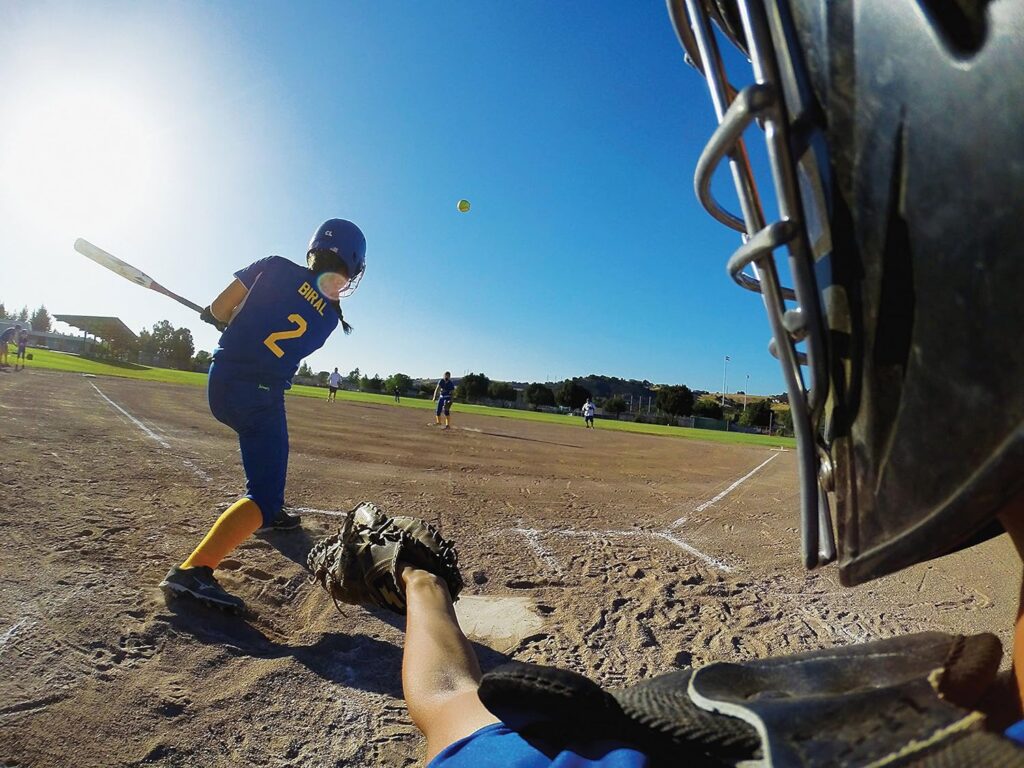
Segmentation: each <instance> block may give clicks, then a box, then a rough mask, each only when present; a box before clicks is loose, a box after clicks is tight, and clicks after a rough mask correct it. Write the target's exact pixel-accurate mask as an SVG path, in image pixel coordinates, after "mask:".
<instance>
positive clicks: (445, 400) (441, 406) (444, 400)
mask: <svg viewBox="0 0 1024 768" xmlns="http://www.w3.org/2000/svg"><path fill="white" fill-rule="evenodd" d="M442 411H444V415H445V416H447V415H448V414H449V413H451V412H452V399H451V398H450V397H445V396H444V395H441V397H439V398H437V409H436V410H435V411H434V413H435V414H436V415H438V416H440V415H441V412H442Z"/></svg>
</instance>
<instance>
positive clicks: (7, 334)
mask: <svg viewBox="0 0 1024 768" xmlns="http://www.w3.org/2000/svg"><path fill="white" fill-rule="evenodd" d="M15 334H17V331H16V330H15V329H14V328H8V329H7V330H6V331H4V332H3V333H0V342H13V341H14V336H15Z"/></svg>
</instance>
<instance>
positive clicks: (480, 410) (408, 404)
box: [28, 349, 796, 448]
mask: <svg viewBox="0 0 1024 768" xmlns="http://www.w3.org/2000/svg"><path fill="white" fill-rule="evenodd" d="M31 354H32V360H30V361H29V363H28V367H29V369H31V368H47V369H50V370H54V371H68V372H70V373H89V374H93V375H95V376H120V377H122V378H126V379H139V380H142V381H161V382H166V383H170V384H189V385H191V386H195V387H205V386H206V374H205V373H193V372H192V371H175V370H172V369H170V368H150V367H149V366H145V365H136V364H134V363H106V362H100V361H98V360H87V359H85V358H82V357H78V356H77V355H69V354H65V353H63V352H51V351H48V350H45V349H33V350H32V351H31ZM288 394H289V396H292V397H319V398H324V397H326V390H324V389H323V388H321V387H307V386H303V385H301V384H297V385H295V386H294V387H292V388H291V389H290V390H289V392H288ZM338 398H339V399H340V400H351V401H353V402H361V403H378V404H381V405H395V401H394V397H393V396H392V395H373V394H370V393H368V392H347V391H345V390H339V392H338ZM401 407H404V408H421V409H424V410H431V411H432V410H433V409H434V403H432V402H430V401H429V400H420V399H416V398H411V397H408V398H403V399H402V403H401ZM454 410H455V414H454V416H453V420H454V421H455V422H456V423H458V414H459V413H473V414H478V415H480V416H496V417H498V418H503V419H519V420H522V421H541V422H547V423H550V424H562V425H566V426H577V427H582V426H583V419H581V418H579V417H578V416H575V417H574V416H563V415H560V414H555V413H542V412H539V411H520V410H517V409H515V408H491V407H489V406H486V405H468V404H466V403H456V404H455V408H454ZM596 425H597V428H598V429H611V430H617V431H620V432H637V433H640V434H645V435H667V436H669V437H681V438H687V439H692V440H706V441H709V442H713V443H732V444H739V445H765V446H771V447H780V446H781V447H785V448H794V447H795V446H796V441H795V440H793V438H791V437H769V436H767V435H748V434H746V433H744V432H719V431H717V430H713V429H689V428H687V427H666V426H663V425H661V424H637V423H635V422H632V421H615V420H613V419H597V420H596Z"/></svg>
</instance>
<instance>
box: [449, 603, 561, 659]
mask: <svg viewBox="0 0 1024 768" xmlns="http://www.w3.org/2000/svg"><path fill="white" fill-rule="evenodd" d="M455 615H456V616H458V617H459V626H461V627H462V631H463V632H465V633H466V635H467V636H468V637H471V638H473V639H474V640H485V641H487V644H488V645H492V646H506V647H507V646H511V645H515V644H516V643H518V642H519V641H520V640H522V639H523V638H524V637H528V636H530V635H533V634H536V633H537V631H538V630H539V629H540V628H541V627H542V626H544V619H543V618H541V617H540V615H539V614H537V613H536V612H534V610H533V601H532V600H530V598H528V597H484V596H477V595H468V596H466V597H460V598H459V600H458V602H457V603H455Z"/></svg>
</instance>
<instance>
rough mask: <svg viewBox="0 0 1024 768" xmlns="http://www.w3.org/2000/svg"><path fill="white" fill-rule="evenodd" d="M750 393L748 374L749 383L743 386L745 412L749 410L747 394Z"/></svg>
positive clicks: (748, 377)
mask: <svg viewBox="0 0 1024 768" xmlns="http://www.w3.org/2000/svg"><path fill="white" fill-rule="evenodd" d="M749 391H750V374H749V373H748V374H747V383H746V384H745V385H744V386H743V411H744V412H746V410H747V392H749Z"/></svg>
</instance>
